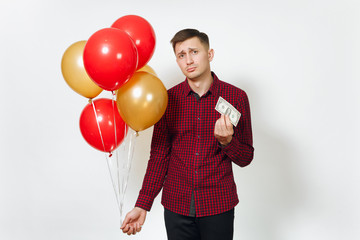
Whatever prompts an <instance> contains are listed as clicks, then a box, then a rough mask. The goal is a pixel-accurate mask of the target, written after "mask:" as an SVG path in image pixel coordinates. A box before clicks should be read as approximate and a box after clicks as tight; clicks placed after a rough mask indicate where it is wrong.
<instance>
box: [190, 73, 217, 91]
mask: <svg viewBox="0 0 360 240" xmlns="http://www.w3.org/2000/svg"><path fill="white" fill-rule="evenodd" d="M213 81H214V79H213V77H212V75H211V72H210V71H209V72H208V73H207V74H206V75H204V76H200V77H199V78H196V79H189V78H188V83H189V86H190V88H191V89H192V90H193V91H194V92H196V93H197V94H199V96H200V97H201V96H202V95H204V94H205V93H206V92H207V91H208V90H209V89H210V87H211V84H212V83H213Z"/></svg>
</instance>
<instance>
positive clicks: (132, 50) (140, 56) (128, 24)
mask: <svg viewBox="0 0 360 240" xmlns="http://www.w3.org/2000/svg"><path fill="white" fill-rule="evenodd" d="M155 41H156V39H155V32H154V30H153V28H152V26H151V25H150V23H149V22H148V21H147V20H145V19H144V18H142V17H140V16H136V15H127V16H123V17H121V18H119V19H117V20H116V21H115V22H114V23H113V24H112V25H111V27H109V28H104V29H101V30H99V31H97V32H95V33H94V34H93V35H91V36H90V38H89V39H88V40H87V41H79V42H76V43H74V44H72V45H71V46H70V47H69V48H68V49H67V50H66V51H65V53H64V55H63V58H62V63H61V69H62V73H63V77H64V79H65V81H66V82H67V83H68V85H69V86H70V87H71V88H72V89H73V90H74V91H75V92H77V93H79V94H80V95H82V96H84V97H86V98H89V99H93V98H95V97H96V96H98V95H99V94H100V93H101V92H102V90H108V91H112V92H113V93H114V94H116V105H115V106H116V108H117V111H115V110H114V109H113V106H114V103H113V102H111V100H110V99H98V100H94V101H90V104H88V105H87V106H86V107H85V108H84V110H83V111H82V113H81V117H80V130H81V133H82V135H83V137H84V139H85V140H86V141H87V142H88V143H89V144H90V145H91V146H93V147H94V148H96V149H98V150H100V151H104V152H112V151H113V150H115V149H116V147H118V146H119V144H120V143H121V142H122V140H123V138H124V137H125V136H126V133H127V129H126V126H130V127H131V128H132V129H133V130H135V131H136V132H138V131H142V130H145V129H147V128H149V127H151V126H152V125H154V124H155V123H156V122H157V121H159V120H160V118H161V117H162V115H163V114H164V112H165V109H166V106H167V101H168V96H167V92H166V88H165V87H164V85H163V83H162V82H161V80H160V79H159V78H158V77H157V76H156V74H155V72H154V70H153V69H152V68H151V67H150V66H148V65H146V64H147V63H148V61H149V60H150V59H151V57H152V55H153V53H154V50H155ZM91 105H92V106H91ZM92 108H93V109H94V111H92V110H91V109H92ZM118 114H120V116H118ZM114 126H116V127H114ZM124 129H125V130H124ZM114 136H116V138H115V137H114Z"/></svg>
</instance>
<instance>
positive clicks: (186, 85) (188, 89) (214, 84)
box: [182, 72, 220, 96]
mask: <svg viewBox="0 0 360 240" xmlns="http://www.w3.org/2000/svg"><path fill="white" fill-rule="evenodd" d="M211 75H212V77H213V82H212V84H211V86H210V88H209V90H208V91H207V92H206V93H205V95H207V94H210V93H211V94H213V95H214V96H217V95H218V92H219V81H220V80H219V79H218V77H217V76H216V74H215V73H214V72H211ZM182 89H183V92H184V95H185V96H188V95H189V94H190V93H191V92H193V90H192V89H191V87H190V85H189V82H188V79H187V78H186V79H185V81H184V82H183V83H182ZM205 95H204V96H205Z"/></svg>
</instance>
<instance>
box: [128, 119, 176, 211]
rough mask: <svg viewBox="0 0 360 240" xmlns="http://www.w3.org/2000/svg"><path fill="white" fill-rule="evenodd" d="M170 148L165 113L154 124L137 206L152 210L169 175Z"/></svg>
mask: <svg viewBox="0 0 360 240" xmlns="http://www.w3.org/2000/svg"><path fill="white" fill-rule="evenodd" d="M170 150H171V140H170V136H169V133H168V130H167V126H166V119H165V114H164V115H163V117H162V118H161V119H160V121H159V122H157V123H156V124H155V126H154V132H153V137H152V141H151V150H150V159H149V161H148V166H147V169H146V173H145V177H144V181H143V184H142V188H141V190H140V192H139V196H138V199H137V201H136V204H135V207H140V208H142V209H145V210H146V211H150V209H151V206H152V204H153V202H154V199H155V197H156V196H157V195H158V194H159V192H160V190H161V188H162V187H163V184H164V180H165V177H166V175H167V169H168V165H169V158H170Z"/></svg>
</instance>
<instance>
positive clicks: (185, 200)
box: [135, 73, 254, 217]
mask: <svg viewBox="0 0 360 240" xmlns="http://www.w3.org/2000/svg"><path fill="white" fill-rule="evenodd" d="M212 75H213V79H214V81H213V83H212V85H211V87H210V89H209V91H208V92H207V93H206V94H204V95H203V96H202V97H201V98H200V99H199V101H197V100H196V98H195V97H194V96H193V95H192V94H191V92H192V90H191V88H190V86H189V84H188V82H187V79H186V80H185V81H184V82H182V83H180V84H178V85H176V86H175V87H173V88H171V89H169V90H168V96H169V102H168V106H167V109H166V112H165V114H164V115H163V117H162V118H161V119H160V121H159V122H158V123H156V124H155V126H154V132H153V137H152V142H151V151H150V159H149V161H148V166H147V170H146V174H145V178H144V181H143V185H142V188H141V190H140V193H139V197H138V199H137V202H136V205H135V206H137V207H140V208H143V209H145V210H147V211H150V209H151V206H152V204H153V201H154V199H155V197H156V196H157V195H158V193H159V192H160V190H161V189H162V188H163V193H162V199H161V203H162V205H163V206H164V207H165V208H166V209H168V210H170V211H172V212H175V213H178V214H181V215H185V216H189V211H190V202H191V194H192V192H194V199H195V210H196V216H197V217H203V216H210V215H215V214H219V213H222V212H225V211H228V210H230V209H232V208H234V207H235V206H236V205H237V204H238V202H239V200H238V196H237V192H236V185H235V181H234V176H233V171H232V162H234V163H235V164H237V165H239V166H241V167H244V166H247V165H248V164H250V162H251V161H252V159H253V152H254V148H253V147H252V131H251V118H250V107H249V101H248V98H247V95H246V93H245V92H244V91H243V90H241V89H239V88H237V87H235V86H233V85H231V84H229V83H226V82H223V81H221V80H219V79H218V78H217V76H216V75H215V74H214V73H212ZM220 96H221V97H223V98H224V99H225V100H227V101H228V102H229V103H230V104H231V105H233V106H234V107H235V108H236V109H237V110H238V111H239V112H240V113H241V118H240V120H239V123H238V125H237V126H236V127H234V135H233V138H232V141H231V142H230V143H229V144H228V145H227V146H225V147H222V146H221V145H220V144H219V143H218V141H217V140H216V138H215V136H214V126H215V122H216V120H217V119H219V118H220V113H218V112H217V111H216V110H215V105H216V103H217V100H218V98H219V97H220Z"/></svg>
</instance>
